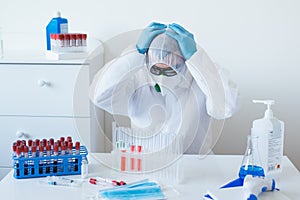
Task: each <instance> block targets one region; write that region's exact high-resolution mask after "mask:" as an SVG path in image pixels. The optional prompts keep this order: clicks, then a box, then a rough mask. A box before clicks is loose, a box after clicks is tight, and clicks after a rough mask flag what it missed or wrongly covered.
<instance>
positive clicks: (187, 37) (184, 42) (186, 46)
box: [166, 23, 197, 60]
mask: <svg viewBox="0 0 300 200" xmlns="http://www.w3.org/2000/svg"><path fill="white" fill-rule="evenodd" d="M168 27H169V28H170V29H171V30H173V31H174V32H171V31H167V32H166V34H167V35H168V36H170V37H172V38H173V39H174V40H176V41H177V43H178V46H179V47H180V50H181V54H182V55H183V57H184V59H185V60H188V59H190V57H191V56H192V55H193V54H194V53H195V52H196V51H197V48H196V42H195V40H194V35H193V34H192V33H190V32H188V31H187V30H185V29H184V28H183V27H182V26H180V25H179V24H176V23H173V24H169V26H168Z"/></svg>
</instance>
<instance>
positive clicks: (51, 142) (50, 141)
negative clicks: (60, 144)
mask: <svg viewBox="0 0 300 200" xmlns="http://www.w3.org/2000/svg"><path fill="white" fill-rule="evenodd" d="M49 143H50V145H51V150H53V148H54V139H53V138H50V139H49Z"/></svg>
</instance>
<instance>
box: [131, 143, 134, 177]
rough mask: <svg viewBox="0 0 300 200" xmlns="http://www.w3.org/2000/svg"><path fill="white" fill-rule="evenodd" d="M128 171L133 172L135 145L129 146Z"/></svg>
mask: <svg viewBox="0 0 300 200" xmlns="http://www.w3.org/2000/svg"><path fill="white" fill-rule="evenodd" d="M130 153H131V154H130V170H131V171H134V170H135V145H131V146H130Z"/></svg>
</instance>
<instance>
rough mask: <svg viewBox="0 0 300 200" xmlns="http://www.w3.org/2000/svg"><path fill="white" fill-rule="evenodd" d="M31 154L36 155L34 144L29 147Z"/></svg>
mask: <svg viewBox="0 0 300 200" xmlns="http://www.w3.org/2000/svg"><path fill="white" fill-rule="evenodd" d="M31 156H32V157H33V158H35V157H36V146H32V147H31Z"/></svg>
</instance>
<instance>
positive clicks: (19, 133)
mask: <svg viewBox="0 0 300 200" xmlns="http://www.w3.org/2000/svg"><path fill="white" fill-rule="evenodd" d="M16 136H17V138H21V137H24V138H25V137H26V133H24V132H23V131H17V132H16Z"/></svg>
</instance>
